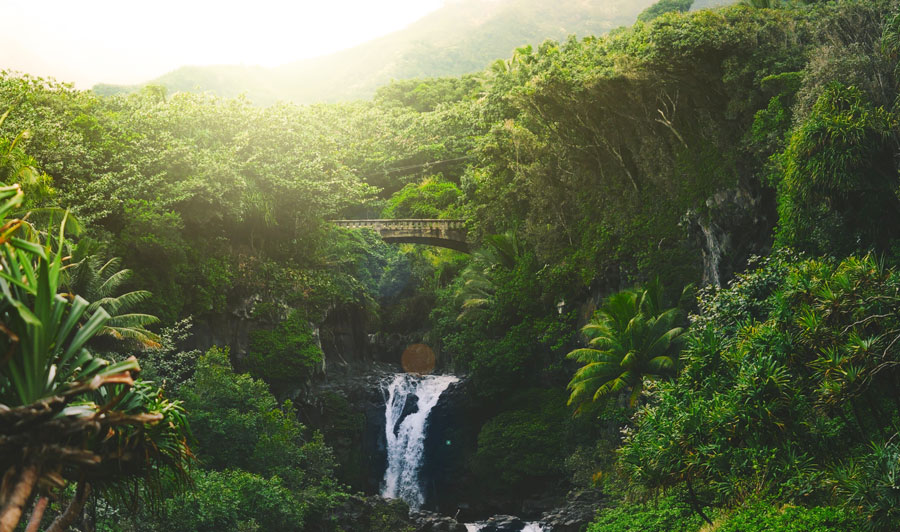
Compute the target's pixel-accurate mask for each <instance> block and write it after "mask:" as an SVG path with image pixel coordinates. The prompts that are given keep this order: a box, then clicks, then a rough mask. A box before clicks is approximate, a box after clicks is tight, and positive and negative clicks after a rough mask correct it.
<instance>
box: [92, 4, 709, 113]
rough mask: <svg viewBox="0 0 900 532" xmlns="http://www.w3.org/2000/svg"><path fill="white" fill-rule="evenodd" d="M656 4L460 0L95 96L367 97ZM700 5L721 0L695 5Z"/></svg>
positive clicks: (477, 65) (598, 27)
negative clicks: (367, 34) (312, 45)
mask: <svg viewBox="0 0 900 532" xmlns="http://www.w3.org/2000/svg"><path fill="white" fill-rule="evenodd" d="M654 2H655V0H558V1H557V2H554V3H553V4H552V5H551V4H549V3H547V2H544V1H541V0H491V1H485V0H457V1H453V2H448V3H447V4H446V5H445V6H444V7H442V8H440V9H438V10H436V11H433V12H432V13H429V14H428V15H426V16H424V17H422V18H421V19H419V20H417V21H416V22H413V23H412V24H410V25H409V26H407V27H406V28H404V29H402V30H399V31H396V32H393V33H389V34H387V35H384V36H382V37H378V38H376V39H373V40H371V41H368V42H366V43H363V44H361V45H357V46H354V47H351V48H347V49H345V50H341V51H338V52H334V53H331V54H328V55H324V56H319V57H314V58H309V59H303V60H299V61H295V62H291V63H287V64H285V65H281V66H276V67H261V66H246V65H214V66H183V67H179V68H178V69H175V70H173V71H171V72H168V73H166V74H163V75H162V76H160V77H158V78H155V79H153V80H151V81H149V82H146V83H142V84H138V85H130V86H124V85H108V84H98V85H95V86H94V91H95V92H97V93H99V94H104V95H108V94H115V93H121V92H131V91H134V90H138V89H140V88H141V87H143V86H146V85H162V86H164V87H166V88H167V89H168V90H169V91H170V92H174V91H188V92H197V91H200V92H211V93H213V94H215V95H217V96H221V97H236V96H238V95H240V94H245V95H246V96H247V97H248V98H249V99H250V100H251V101H252V102H254V103H256V104H259V105H269V104H272V103H275V102H276V101H279V100H286V101H292V102H294V103H301V104H307V103H319V102H336V101H345V100H354V99H364V98H369V97H371V96H372V95H373V94H374V93H375V90H376V89H377V88H378V87H380V86H382V85H386V84H387V83H389V82H390V81H392V80H395V79H396V80H404V79H414V78H429V77H442V76H459V75H463V74H467V73H471V72H477V71H479V70H482V69H484V68H486V67H487V66H488V65H489V64H490V63H491V62H493V61H495V60H497V59H500V58H505V57H508V56H509V55H510V54H511V53H512V52H513V51H514V50H515V49H516V48H518V47H520V46H524V45H528V44H531V45H538V44H540V43H541V42H543V41H545V40H547V39H553V40H561V39H565V38H566V37H568V36H569V35H576V36H578V37H586V36H588V35H599V34H604V33H606V32H608V31H610V30H612V29H615V28H617V27H620V26H623V25H627V24H631V23H633V22H634V21H635V20H636V18H637V15H638V14H639V13H640V12H641V11H642V10H644V9H646V8H647V7H649V6H650V5H652V4H653V3H654ZM698 3H700V4H701V5H702V6H703V7H706V6H707V5H709V4H721V3H723V2H722V0H699V2H698Z"/></svg>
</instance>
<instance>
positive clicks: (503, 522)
mask: <svg viewBox="0 0 900 532" xmlns="http://www.w3.org/2000/svg"><path fill="white" fill-rule="evenodd" d="M524 526H525V521H522V520H521V519H519V518H518V517H515V516H512V515H495V516H494V517H491V518H490V519H488V520H487V521H485V522H484V527H482V528H481V532H519V531H520V530H522V528H523V527H524Z"/></svg>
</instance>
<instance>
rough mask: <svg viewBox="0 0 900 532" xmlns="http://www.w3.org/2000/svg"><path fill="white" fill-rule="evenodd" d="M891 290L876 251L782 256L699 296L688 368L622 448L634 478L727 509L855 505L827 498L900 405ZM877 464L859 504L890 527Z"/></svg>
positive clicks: (897, 282) (867, 456)
mask: <svg viewBox="0 0 900 532" xmlns="http://www.w3.org/2000/svg"><path fill="white" fill-rule="evenodd" d="M773 282H774V285H773ZM898 293H900V274H898V273H897V272H896V271H894V270H890V269H887V268H885V267H884V265H883V264H880V263H878V262H877V261H876V260H875V259H873V258H871V257H865V258H853V257H851V258H848V259H846V260H844V261H841V262H839V263H838V262H831V261H817V260H797V261H790V260H786V259H785V258H784V256H781V258H777V257H776V258H773V260H771V261H770V262H769V263H768V264H766V265H765V266H764V267H763V268H761V269H760V270H759V271H755V272H751V273H749V274H747V275H745V276H742V277H740V278H739V279H738V280H737V281H736V282H735V283H733V285H732V286H731V287H730V288H729V289H727V290H722V291H720V292H718V293H716V294H715V295H713V294H706V295H704V296H702V297H701V301H700V308H701V314H700V316H698V317H697V318H695V320H694V327H693V328H692V329H691V331H690V333H689V337H688V347H687V349H686V351H685V352H684V354H683V364H684V369H683V371H682V372H681V374H680V376H679V378H678V380H677V382H674V383H661V384H660V385H659V390H658V391H657V392H656V393H655V394H653V396H652V399H651V401H650V403H651V404H650V405H649V406H647V407H645V408H643V409H641V410H640V411H639V412H638V413H637V415H636V416H635V418H634V428H633V430H631V431H630V432H629V434H628V435H627V437H626V439H625V443H624V445H623V447H622V449H621V456H622V465H623V467H624V469H625V470H626V471H627V472H628V474H629V476H630V479H631V480H632V481H633V482H634V483H635V486H643V487H645V488H649V489H659V488H667V487H672V486H677V485H682V484H687V486H688V487H691V486H692V485H693V486H694V487H695V488H696V489H697V490H698V492H700V493H702V494H703V497H704V498H706V497H709V498H711V499H712V500H714V501H717V502H718V503H722V504H734V503H735V502H736V501H741V500H747V499H752V498H755V497H759V496H773V497H776V498H778V499H779V500H781V501H800V500H802V501H822V502H825V503H826V504H842V503H847V504H853V503H849V502H848V499H846V498H834V497H833V493H834V491H833V487H834V484H835V478H834V475H829V473H828V469H829V468H828V467H827V465H828V464H832V465H833V464H836V463H837V462H839V461H844V460H858V461H861V463H869V462H871V460H872V459H874V458H875V456H876V455H874V454H873V451H872V448H871V447H870V445H869V440H870V439H872V438H877V437H878V436H877V435H879V434H883V432H884V429H885V426H886V425H888V426H889V423H890V422H891V420H893V419H895V416H896V415H897V414H898V413H900V403H898V402H897V400H896V394H895V389H894V385H893V384H891V383H892V382H894V381H893V379H896V378H897V369H896V367H895V366H896V362H895V361H897V360H900V346H898V343H897V341H896V338H897V331H898V330H900V296H898ZM890 460H891V459H890V458H886V461H885V462H884V463H885V464H889V463H891V461H890ZM879 463H880V462H879ZM895 466H896V464H894V467H895ZM872 467H873V469H872V470H871V471H870V473H871V479H872V481H871V482H872V483H871V484H869V485H868V486H861V489H859V490H856V489H855V488H854V489H853V491H855V492H856V493H857V495H856V500H857V503H855V504H853V506H854V507H857V505H858V506H860V507H862V508H863V509H865V511H866V512H868V515H869V517H870V519H872V522H873V523H874V524H875V526H876V527H877V529H879V530H893V529H895V528H896V526H897V525H898V521H897V516H896V515H895V514H894V513H892V512H891V511H889V510H888V509H889V508H890V507H891V504H892V502H894V501H893V499H892V498H891V496H890V495H888V494H889V493H891V489H890V486H891V485H892V482H893V481H890V480H889V479H891V478H892V476H891V475H892V473H890V471H889V470H884V471H881V470H880V468H881V467H882V466H879V465H875V463H873V464H872ZM879 471H881V472H880V473H879ZM857 477H858V478H860V479H862V478H868V475H865V474H863V475H861V476H860V475H857ZM875 479H881V480H875ZM691 483H693V484H691ZM707 500H709V499H707ZM886 510H887V511H886Z"/></svg>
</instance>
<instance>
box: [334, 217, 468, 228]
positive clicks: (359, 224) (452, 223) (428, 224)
mask: <svg viewBox="0 0 900 532" xmlns="http://www.w3.org/2000/svg"><path fill="white" fill-rule="evenodd" d="M332 223H333V224H335V225H337V226H338V227H345V228H347V229H363V228H369V229H375V230H383V229H387V230H425V229H434V228H443V229H465V228H466V221H465V220H441V219H432V220H428V219H415V218H404V219H400V218H392V219H383V220H332Z"/></svg>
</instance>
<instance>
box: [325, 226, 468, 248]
mask: <svg viewBox="0 0 900 532" xmlns="http://www.w3.org/2000/svg"><path fill="white" fill-rule="evenodd" d="M332 223H334V225H336V226H338V227H343V228H345V229H371V230H373V231H375V232H376V233H378V234H380V235H381V238H383V239H384V241H385V242H393V243H409V244H425V245H428V246H437V247H442V248H449V249H454V250H456V251H461V252H463V253H468V252H469V244H468V243H467V242H466V222H465V220H427V219H393V220H333V222H332Z"/></svg>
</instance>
